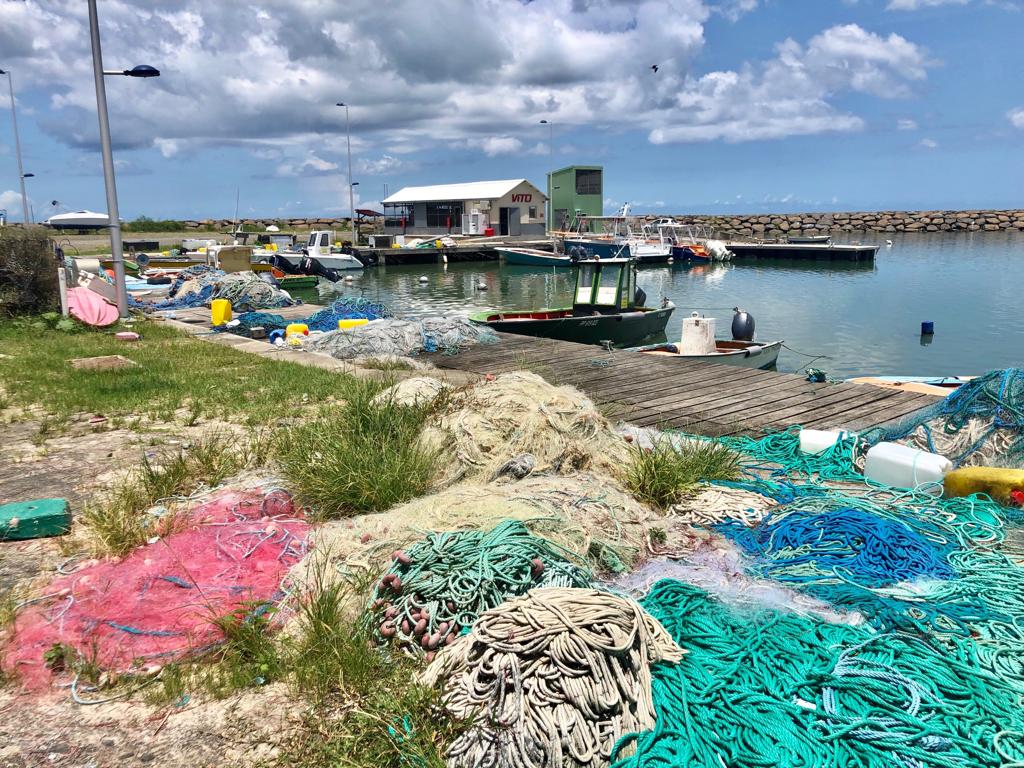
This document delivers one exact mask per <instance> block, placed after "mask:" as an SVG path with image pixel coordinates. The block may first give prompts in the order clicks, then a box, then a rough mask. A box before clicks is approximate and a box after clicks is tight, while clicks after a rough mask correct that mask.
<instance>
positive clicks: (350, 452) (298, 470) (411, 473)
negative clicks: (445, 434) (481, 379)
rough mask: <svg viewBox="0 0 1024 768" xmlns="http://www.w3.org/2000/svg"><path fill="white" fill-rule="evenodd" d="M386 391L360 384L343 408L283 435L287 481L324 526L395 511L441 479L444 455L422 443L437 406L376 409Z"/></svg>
mask: <svg viewBox="0 0 1024 768" xmlns="http://www.w3.org/2000/svg"><path fill="white" fill-rule="evenodd" d="M385 386H386V383H378V382H373V381H368V380H357V381H354V382H352V383H351V384H350V385H349V388H348V389H347V390H346V391H345V393H344V396H345V398H346V401H345V403H344V404H343V405H341V406H338V407H334V408H329V409H325V410H324V411H323V412H321V413H320V414H319V415H318V416H317V417H316V418H314V419H312V420H310V421H308V422H306V423H303V424H299V425H297V426H294V427H291V428H289V429H287V430H285V431H284V432H283V433H282V438H281V440H280V441H279V443H278V445H279V450H278V459H279V462H280V465H281V470H282V474H283V476H284V478H285V480H286V481H287V483H288V486H289V487H290V488H292V489H293V490H294V491H295V492H296V495H297V496H298V498H299V499H300V501H302V502H303V503H304V504H308V505H309V506H311V507H312V508H313V509H314V510H315V513H316V514H317V515H318V516H319V517H320V518H322V519H330V518H337V517H349V516H351V515H355V514H360V513H364V512H376V511H380V510H384V509H388V508H389V507H391V506H393V505H395V504H399V503H401V502H403V501H407V500H409V499H411V498H414V497H415V496H419V495H422V494H423V493H425V492H426V491H427V490H428V489H429V488H430V485H431V483H432V482H433V479H434V477H435V476H436V474H437V470H438V455H437V453H436V452H435V451H433V450H430V449H428V448H426V447H424V446H423V445H422V444H421V443H420V441H419V435H420V430H421V428H422V426H423V423H424V421H425V419H426V418H427V416H428V415H429V413H430V412H431V407H430V406H412V407H409V406H400V405H397V404H395V403H394V402H392V401H389V400H385V401H383V402H381V401H378V402H375V401H374V398H375V397H376V395H378V394H379V393H380V392H381V391H382V390H383V389H384V387H385Z"/></svg>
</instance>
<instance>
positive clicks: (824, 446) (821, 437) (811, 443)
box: [800, 429, 846, 456]
mask: <svg viewBox="0 0 1024 768" xmlns="http://www.w3.org/2000/svg"><path fill="white" fill-rule="evenodd" d="M844 437H846V432H842V431H840V430H837V429H827V430H826V429H801V430H800V452H801V453H808V454H811V455H814V456H816V455H818V454H819V453H824V452H825V451H827V450H828V449H829V448H831V447H832V446H833V445H835V444H836V443H838V442H839V441H840V440H842V439H843V438H844Z"/></svg>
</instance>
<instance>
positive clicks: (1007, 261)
mask: <svg viewBox="0 0 1024 768" xmlns="http://www.w3.org/2000/svg"><path fill="white" fill-rule="evenodd" d="M887 237H891V238H892V239H893V241H894V243H893V247H892V248H885V247H883V248H882V249H881V250H880V251H879V254H878V257H877V259H876V261H875V262H874V263H873V264H872V263H864V262H837V261H807V262H804V261H793V260H786V261H771V262H768V261H756V262H739V263H732V264H707V265H705V264H702V265H688V264H672V265H661V266H656V265H651V266H645V267H642V268H641V269H640V271H639V275H638V280H637V284H638V285H639V286H640V287H641V288H643V289H644V291H645V292H646V293H647V296H648V302H649V303H660V300H661V298H662V297H663V296H664V297H667V298H669V299H671V300H672V301H673V302H675V304H676V306H677V310H676V312H675V314H674V315H673V317H672V321H671V322H670V324H669V327H668V329H667V334H668V336H669V338H678V336H679V334H680V333H681V327H682V319H683V318H684V317H685V316H687V315H688V314H689V313H690V312H691V311H699V312H701V313H702V314H705V315H707V316H710V317H715V318H716V319H717V322H718V327H719V330H720V332H721V333H723V334H727V333H728V329H729V324H730V322H731V317H732V311H731V308H732V307H734V306H740V307H742V308H743V309H746V310H747V311H749V312H751V313H752V314H753V315H754V317H755V318H756V321H757V336H758V338H759V339H763V340H769V339H779V338H782V339H785V340H786V344H787V346H788V347H791V348H792V349H795V350H800V351H801V352H805V353H807V354H808V355H811V356H815V355H821V354H824V355H828V356H829V359H826V360H820V361H818V362H817V363H815V365H816V367H821V368H824V369H826V370H827V371H828V372H829V373H830V374H832V375H834V376H844V377H845V376H854V375H858V374H860V375H863V374H869V373H878V374H908V375H940V374H972V373H979V372H983V371H985V370H988V369H990V368H994V367H1005V366H1010V365H1021V364H1024V359H1022V358H1024V324H1022V323H1020V320H1019V306H1020V286H1021V285H1022V284H1024V234H1021V233H1006V232H998V233H990V234H979V233H971V234H957V235H952V234H951V235H942V234H931V235H909V234H898V233H897V234H892V235H884V236H882V235H879V236H877V237H876V239H875V240H874V242H881V243H884V240H885V238H887ZM865 240H867V241H868V242H871V240H870V239H868V238H865ZM421 275H425V276H426V277H427V282H426V283H422V284H421V283H420V282H419V278H420V276H421ZM573 280H574V277H573V271H572V270H562V269H558V270H555V269H549V268H537V269H534V268H532V267H520V266H507V265H504V264H501V263H499V262H482V263H468V264H467V263H460V264H448V265H417V266H385V267H376V268H372V269H367V270H365V271H364V272H363V273H361V274H360V275H358V276H356V277H355V279H354V280H353V282H352V283H351V284H348V285H345V286H342V289H341V292H342V294H344V295H359V296H365V297H366V298H368V299H372V300H374V301H380V302H384V303H386V304H388V305H389V306H391V307H393V308H395V310H396V311H399V312H402V313H406V314H425V313H429V312H438V311H455V312H462V313H468V312H474V311H477V310H485V309H486V310H491V309H541V308H543V307H549V306H559V305H562V306H565V305H566V304H567V303H569V302H570V301H571V296H572V287H573ZM480 282H483V283H484V284H485V285H486V286H487V290H484V291H481V290H478V289H477V284H478V283H480ZM302 297H303V298H304V299H305V300H307V301H314V302H322V301H324V300H325V299H324V298H321V297H320V296H319V295H318V294H317V293H316V292H315V291H313V292H307V293H306V294H304V295H303V296H302ZM326 298H329V297H326ZM922 320H934V321H935V324H936V334H935V336H934V337H932V340H931V343H930V344H927V345H925V344H922V340H921V338H920V327H921V321H922ZM809 359H810V357H807V358H804V357H801V356H800V355H797V354H795V353H793V352H792V351H790V350H783V354H782V355H781V357H780V359H779V367H780V369H782V370H799V369H800V368H802V367H803V366H804V365H805V364H806V362H807V361H808V360H809Z"/></svg>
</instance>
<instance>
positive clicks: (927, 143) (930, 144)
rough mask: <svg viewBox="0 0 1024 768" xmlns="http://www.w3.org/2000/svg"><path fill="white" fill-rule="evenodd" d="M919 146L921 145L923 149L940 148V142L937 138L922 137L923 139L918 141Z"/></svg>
mask: <svg viewBox="0 0 1024 768" xmlns="http://www.w3.org/2000/svg"><path fill="white" fill-rule="evenodd" d="M917 146H919V147H920V148H921V149H938V148H939V142H937V141H936V140H935V139H921V141H919V142H918V143H917Z"/></svg>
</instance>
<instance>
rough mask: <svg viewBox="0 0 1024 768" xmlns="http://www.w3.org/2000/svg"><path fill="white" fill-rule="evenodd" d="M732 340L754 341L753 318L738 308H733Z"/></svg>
mask: <svg viewBox="0 0 1024 768" xmlns="http://www.w3.org/2000/svg"><path fill="white" fill-rule="evenodd" d="M732 311H733V313H734V314H733V316H732V338H733V341H753V340H754V316H753V315H752V314H750V313H749V312H744V311H743V310H742V309H740V308H739V307H733V308H732Z"/></svg>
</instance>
